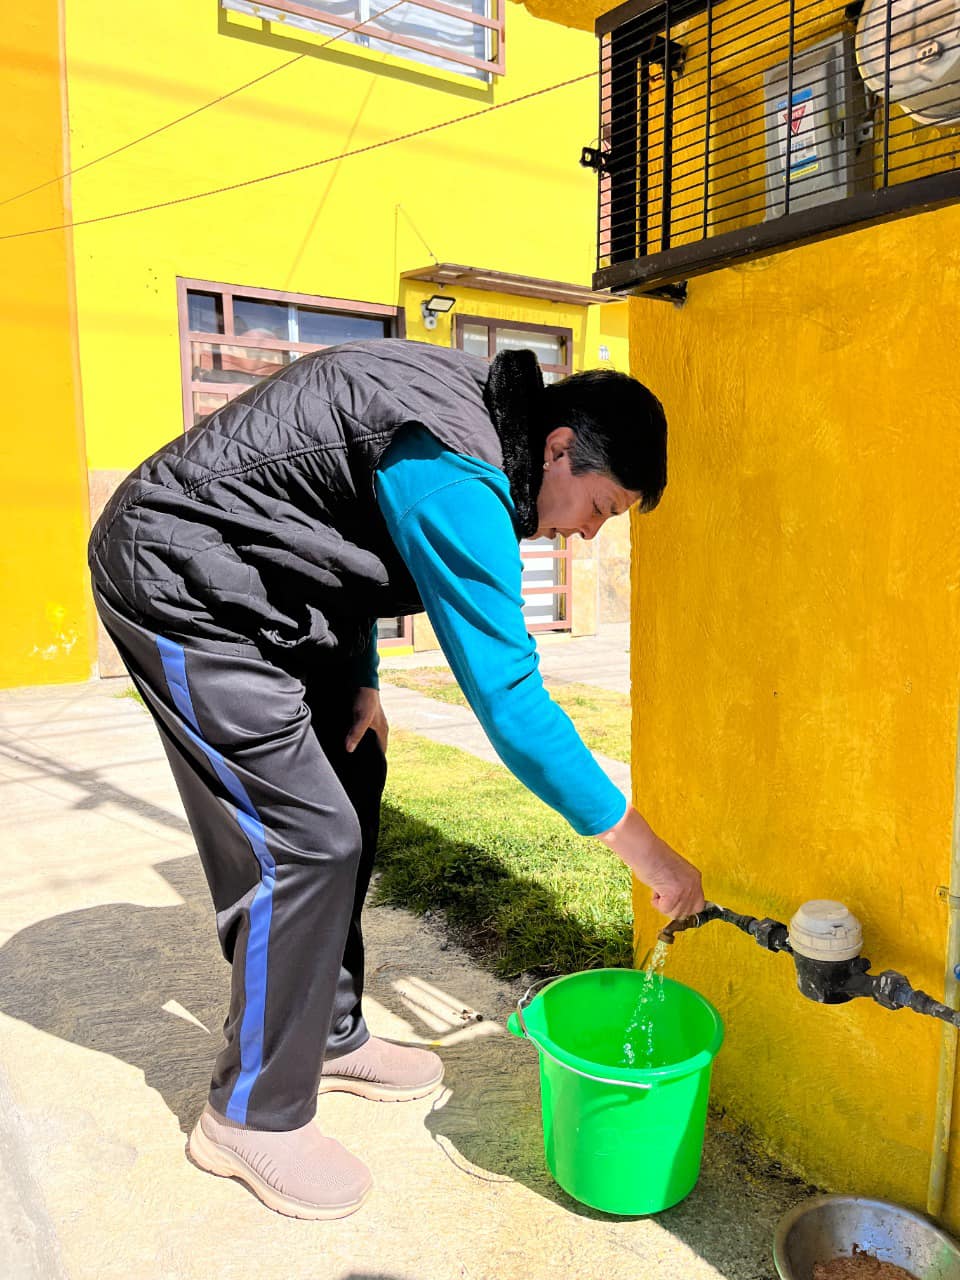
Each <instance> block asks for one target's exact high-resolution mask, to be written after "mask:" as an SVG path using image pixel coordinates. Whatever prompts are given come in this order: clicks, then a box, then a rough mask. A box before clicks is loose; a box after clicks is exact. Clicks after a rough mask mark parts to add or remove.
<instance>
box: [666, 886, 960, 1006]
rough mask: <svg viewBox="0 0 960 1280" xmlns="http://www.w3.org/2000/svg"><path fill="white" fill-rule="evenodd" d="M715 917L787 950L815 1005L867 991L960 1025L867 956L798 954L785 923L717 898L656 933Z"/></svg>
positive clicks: (669, 934)
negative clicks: (743, 911) (873, 964)
mask: <svg viewBox="0 0 960 1280" xmlns="http://www.w3.org/2000/svg"><path fill="white" fill-rule="evenodd" d="M714 920H722V921H724V922H725V923H726V924H732V925H733V926H734V927H735V928H737V929H740V930H741V931H742V932H743V933H747V934H749V935H750V936H751V937H752V938H754V939H755V940H756V942H757V944H758V945H759V946H761V947H763V949H764V950H765V951H786V952H787V953H788V954H789V955H791V956H792V957H793V962H794V965H795V966H796V970H797V986H798V988H799V990H800V993H801V994H802V995H804V996H806V997H807V999H808V1000H813V1001H815V1002H816V1003H817V1004H846V1003H847V1002H848V1001H850V1000H854V999H856V998H857V997H859V996H867V997H869V998H870V999H872V1000H875V1001H876V1002H877V1004H879V1005H881V1006H882V1007H883V1008H884V1009H912V1010H913V1012H914V1013H922V1014H926V1015H927V1016H928V1017H933V1018H940V1019H942V1020H943V1021H944V1022H948V1023H950V1024H951V1025H952V1026H954V1027H960V1011H958V1010H956V1009H952V1008H951V1007H950V1006H949V1005H947V1004H943V1003H942V1002H941V1001H939V1000H935V999H934V998H933V997H932V996H930V995H928V994H927V993H926V992H925V991H919V990H916V989H915V988H914V987H913V986H911V984H910V982H909V980H908V979H907V978H906V977H905V976H904V975H903V974H902V973H898V972H897V971H896V970H895V969H884V970H883V972H882V973H869V972H868V970H869V968H870V961H869V960H868V959H867V958H866V957H865V956H861V955H854V956H849V957H847V958H843V959H839V960H827V959H813V958H811V957H810V956H806V955H803V954H801V953H800V952H799V951H797V950H795V948H794V947H792V946H791V944H790V940H789V931H788V928H787V926H786V925H785V924H783V923H782V922H781V921H779V920H771V919H769V917H768V918H766V919H763V920H758V919H757V918H756V917H755V916H746V915H740V914H739V913H738V912H736V911H730V910H729V909H728V908H726V907H720V906H718V905H717V904H716V903H715V902H708V903H707V904H706V906H705V907H704V909H703V910H702V911H700V912H698V913H697V914H696V915H692V916H684V917H682V918H681V919H679V920H671V921H670V923H669V924H668V925H666V926H665V927H664V928H663V929H661V930H660V932H659V934H658V935H657V936H658V938H659V939H660V941H661V942H667V943H671V944H672V943H673V942H674V940H675V938H676V935H677V934H678V933H683V932H685V931H686V930H687V929H699V928H702V926H703V925H705V924H710V923H711V922H712V921H714ZM858 930H859V926H858Z"/></svg>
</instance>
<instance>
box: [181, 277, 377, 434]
mask: <svg viewBox="0 0 960 1280" xmlns="http://www.w3.org/2000/svg"><path fill="white" fill-rule="evenodd" d="M178 289H179V294H180V333H181V362H182V368H183V421H184V427H185V428H189V427H192V426H193V425H194V424H195V423H197V422H199V420H200V419H201V418H203V417H205V416H206V415H207V414H208V413H212V412H213V411H214V409H219V408H220V406H221V405H224V404H226V403H227V401H228V400H232V399H233V398H234V396H238V395H239V394H240V392H241V391H243V390H245V389H246V388H247V387H249V386H252V385H253V383H255V382H259V381H260V379H261V378H266V377H269V376H270V374H272V373H276V372H277V370H278V369H280V368H282V367H283V366H284V365H289V364H293V362H294V361H295V360H299V358H300V357H301V356H302V355H305V354H306V353H307V352H308V351H322V350H323V348H324V347H330V346H333V345H334V344H336V343H338V342H352V341H356V340H357V339H368V338H392V337H399V336H401V333H400V329H401V328H402V317H401V315H400V312H399V310H398V308H397V307H388V306H379V305H376V304H368V303H365V302H347V301H343V300H341V299H334V298H311V297H306V296H303V295H301V294H293V293H269V292H267V291H266V290H263V289H243V288H239V287H237V286H233V285H222V284H210V283H208V282H206V281H203V280H180V281H179V282H178Z"/></svg>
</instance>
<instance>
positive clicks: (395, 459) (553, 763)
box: [90, 341, 703, 1218]
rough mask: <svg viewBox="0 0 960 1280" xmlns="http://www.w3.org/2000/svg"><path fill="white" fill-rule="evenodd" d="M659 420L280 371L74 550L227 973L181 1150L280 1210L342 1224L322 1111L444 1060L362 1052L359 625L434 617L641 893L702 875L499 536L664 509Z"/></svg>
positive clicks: (204, 427) (497, 723) (365, 1037)
mask: <svg viewBox="0 0 960 1280" xmlns="http://www.w3.org/2000/svg"><path fill="white" fill-rule="evenodd" d="M665 484H666V421H665V419H664V415H663V410H662V408H661V406H660V404H659V402H658V401H657V400H656V398H655V397H654V396H653V395H652V394H651V393H650V392H649V391H648V390H647V389H646V388H645V387H643V386H642V385H641V384H640V383H639V382H636V381H635V380H634V379H632V378H629V377H627V376H626V375H624V374H617V373H613V372H603V371H600V372H594V373H586V374H579V375H575V376H574V377H572V378H568V379H566V380H564V381H563V382H561V383H558V384H555V385H553V386H550V387H546V388H545V387H544V385H543V380H542V376H541V374H540V370H539V366H538V364H537V361H536V357H535V356H534V355H533V353H532V352H529V351H514V352H504V353H502V354H501V355H499V356H497V357H496V358H495V359H494V361H493V362H492V364H491V365H487V364H486V363H485V362H484V361H482V360H478V359H476V358H474V357H471V356H467V355H465V354H463V353H462V352H458V351H451V350H447V349H444V348H439V347H434V346H430V345H426V344H419V343H411V342H403V341H378V342H356V343H349V344H345V345H343V346H340V347H333V348H329V349H327V350H326V351H322V352H319V353H316V354H313V355H309V356H306V357H304V358H302V359H301V360H298V361H297V362H296V363H295V364H293V365H291V366H288V367H286V368H284V369H283V370H281V371H280V372H279V373H277V374H275V375H274V376H273V377H271V378H268V379H266V380H265V381H263V382H260V383H258V384H256V385H255V386H254V387H251V388H250V389H249V390H248V391H246V392H244V393H243V394H242V395H240V396H239V397H238V398H237V399H235V400H233V401H232V402H231V403H230V404H228V405H225V406H224V407H223V408H221V409H219V410H217V412H216V413H214V414H212V415H211V416H210V417H208V418H207V419H205V420H204V422H202V423H201V424H200V425H199V426H197V427H196V428H194V429H193V430H192V431H190V432H189V433H188V434H186V435H185V436H181V437H179V438H178V439H176V440H175V441H173V442H172V443H171V444H169V445H167V446H165V447H164V448H163V449H161V450H160V451H159V452H158V453H156V454H155V455H154V456H153V457H152V458H150V459H148V460H147V461H146V462H145V463H144V464H143V465H142V466H141V467H140V468H139V469H138V470H137V471H136V472H135V473H134V474H133V475H132V476H130V477H129V478H128V480H126V481H125V482H124V484H123V485H121V487H120V488H119V490H118V491H117V493H116V494H115V495H114V497H113V498H112V499H111V501H110V503H109V504H108V507H107V509H106V510H105V511H104V514H103V516H102V517H101V519H100V521H99V523H98V524H97V527H96V528H95V530H94V532H93V535H92V537H91V542H90V563H91V570H92V574H93V583H94V596H95V599H96V602H97V607H98V609H99V611H100V614H101V617H102V618H103V621H104V624H105V626H106V628H107V630H108V631H109V632H110V634H111V635H112V636H113V638H114V640H115V642H116V644H117V647H118V649H119V651H120V653H121V655H122V656H123V659H124V661H125V663H126V665H127V667H128V669H129V671H130V674H131V676H132V678H133V680H134V681H135V683H136V685H137V687H138V689H139V690H140V692H141V693H142V695H143V698H144V701H145V702H146V705H147V706H148V707H149V709H150V711H151V712H152V714H153V716H154V718H155V720H156V722H157V726H158V728H159V731H160V734H161V737H162V740H163V743H164V747H165V749H166V752H167V756H168V758H169V760H170V764H171V767H172V769H173V772H174V776H175V778H176V781H177V785H178V788H179V790H180V794H181V797H182V799H183V803H184V807H185V809H186V813H187V817H188V819H189V821H190V825H191V828H192V830H193V833H194V835H195V837H196V841H197V847H198V850H199V853H200V857H201V860H202V863H203V867H204V871H205V873H206V876H207V880H208V883H209V885H210V890H211V894H212V896H213V902H214V907H215V910H216V920H217V929H218V933H219V937H220V942H221V946H222V949H223V952H224V955H225V956H226V958H227V959H228V961H230V963H231V965H232V990H231V1001H230V1010H229V1014H228V1017H227V1021H226V1024H225V1027H224V1037H225V1046H224V1048H223V1050H222V1051H221V1053H220V1055H219V1057H218V1059H217V1063H216V1067H215V1070H214V1075H213V1081H212V1084H211V1090H210V1101H209V1104H208V1106H207V1107H206V1109H205V1110H204V1112H203V1114H202V1116H201V1117H200V1119H199V1121H198V1123H197V1126H196V1128H195V1129H194V1131H193V1133H192V1135H191V1138H190V1152H191V1154H192V1156H193V1158H194V1159H195V1160H196V1161H197V1163H199V1164H200V1165H201V1166H202V1167H204V1168H205V1169H208V1170H210V1171H211V1172H214V1173H217V1174H222V1175H226V1176H235V1177H238V1178H240V1179H241V1180H242V1181H244V1182H245V1183H246V1184H247V1185H248V1186H249V1187H250V1188H251V1189H252V1190H253V1191H254V1192H255V1194H256V1195H258V1196H259V1197H260V1199H261V1200H262V1201H263V1202H264V1203H265V1204H267V1205H269V1206H270V1207H271V1208H274V1209H276V1210H278V1211H279V1212H281V1213H286V1214H290V1215H293V1216H297V1217H304V1218H333V1217H341V1216H343V1215H345V1214H348V1213H351V1212H353V1211H354V1210H355V1209H357V1208H358V1207H359V1206H360V1204H362V1202H363V1200H364V1199H365V1197H366V1195H367V1194H368V1192H369V1190H370V1186H371V1177H370V1174H369V1171H368V1170H367V1169H366V1167H365V1166H364V1165H363V1164H362V1163H361V1162H360V1161H359V1160H357V1159H356V1158H355V1157H354V1156H352V1155H351V1154H350V1153H349V1152H347V1151H346V1150H345V1149H344V1148H343V1147H342V1146H341V1145H340V1144H339V1143H337V1142H336V1141H335V1140H333V1139H331V1138H327V1137H324V1136H323V1135H322V1134H321V1133H320V1130H319V1129H318V1128H317V1126H316V1125H315V1124H314V1122H313V1118H314V1114H315V1111H316V1104H317V1093H318V1090H320V1091H322V1090H325V1089H331V1088H335V1089H341V1090H347V1091H349V1092H353V1093H357V1094H360V1095H361V1096H364V1097H368V1098H371V1099H373V1100H377V1101H383V1100H396V1101H402V1100H405V1099H411V1098H417V1097H422V1096H425V1094H427V1093H429V1092H431V1091H432V1090H434V1089H435V1088H437V1086H438V1085H439V1083H440V1080H441V1078H442V1074H443V1066H442V1063H441V1061H440V1059H439V1057H438V1056H437V1055H436V1054H434V1053H432V1052H430V1051H428V1050H424V1049H420V1048H417V1047H414V1046H408V1045H395V1044H392V1043H389V1042H387V1041H383V1040H380V1039H377V1038H376V1037H371V1036H370V1034H369V1031H368V1030H367V1027H366V1024H365V1022H364V1020H363V1014H362V1007H361V998H362V990H363V940H362V932H361V926H360V911H361V907H362V903H363V898H364V895H365V893H366V890H367V886H368V883H369V878H370V873H371V869H372V864H373V854H374V848H375V844H376V838H377V828H378V815H379V802H380V795H381V792H382V788H383V782H384V778H385V757H384V752H385V748H386V723H385V720H384V717H383V712H382V710H381V707H380V700H379V694H378V692H377V678H376V630H375V620H376V618H378V617H385V616H397V615H401V614H408V613H412V612H416V611H418V610H420V609H423V608H426V611H427V613H428V615H429V617H430V619H431V622H432V624H433V626H434V629H435V630H436V633H437V636H438V638H439V641H440V644H441V646H442V648H443V651H444V653H445V654H446V656H447V658H448V660H449V662H450V665H451V668H452V669H453V671H454V674H455V675H456V677H457V679H458V681H459V682H460V684H461V686H462V688H463V689H464V691H465V693H466V695H467V697H468V699H469V700H470V703H471V705H472V706H473V708H474V710H475V711H476V713H477V715H478V717H479V718H480V720H481V722H482V723H483V725H484V727H485V729H486V731H487V733H488V734H489V736H490V738H491V741H492V742H493V744H494V746H495V747H496V748H497V750H498V752H499V754H500V755H501V757H502V759H503V760H504V762H505V763H506V764H507V765H508V767H509V768H510V769H511V770H512V771H513V772H514V773H515V774H516V776H517V777H519V778H520V779H521V780H522V781H523V782H524V783H526V785H528V786H529V787H530V788H531V789H532V790H533V791H535V792H536V794H537V795H539V796H540V797H541V798H542V799H543V800H544V801H545V802H546V803H547V804H549V805H551V806H553V807H554V808H555V809H557V810H558V811H559V812H560V813H562V814H564V816H565V817H566V818H567V819H568V820H569V821H570V822H571V824H572V825H573V826H574V828H575V829H576V830H577V831H579V832H580V833H581V834H583V835H587V836H597V837H598V838H599V839H601V840H603V841H604V843H605V844H606V845H607V846H608V847H609V848H610V849H612V850H613V852H614V853H616V854H617V855H618V856H619V857H620V858H622V859H623V861H624V862H625V863H626V864H627V865H628V866H629V867H630V868H631V870H632V871H633V872H634V874H636V875H637V876H638V878H639V879H641V880H642V881H643V882H644V883H646V884H647V885H649V886H650V887H651V889H652V890H653V901H654V904H655V905H656V906H657V907H658V908H659V909H660V910H661V911H663V913H664V914H665V915H670V916H678V915H687V914H690V913H691V912H694V911H697V910H699V909H700V908H701V907H702V905H703V894H702V890H701V885H700V876H699V873H698V872H697V871H696V869H695V868H694V867H692V866H691V865H690V864H689V863H688V862H686V861H685V860H684V859H683V858H682V857H681V856H680V855H679V854H678V853H676V852H675V851H674V850H672V849H671V848H670V847H669V846H668V845H666V844H665V843H664V842H663V841H662V840H660V839H659V838H658V837H657V836H656V835H655V834H654V833H653V831H652V830H651V829H650V827H649V826H648V824H647V823H646V822H645V820H644V819H643V818H642V817H641V815H640V814H639V813H638V812H637V811H636V810H635V809H633V808H632V806H630V805H629V804H628V803H627V801H626V800H625V799H624V797H623V796H622V795H621V794H620V792H619V791H618V790H617V789H616V788H615V787H614V786H613V784H612V783H611V782H610V781H609V779H607V777H606V775H605V774H603V772H602V771H601V770H600V769H599V768H598V766H597V765H596V763H595V762H594V760H593V758H592V756H591V755H590V753H589V752H588V751H587V749H586V748H585V747H584V745H583V743H582V742H581V741H580V739H579V737H578V735H577V733H576V730H575V729H574V727H573V725H572V724H571V722H570V721H569V719H568V718H567V717H566V716H565V715H564V714H563V712H561V711H560V710H559V709H558V708H557V707H556V705H555V704H554V703H553V702H552V701H551V699H550V698H549V696H548V695H547V693H546V691H545V690H544V688H543V684H542V681H541V679H540V676H539V671H538V665H537V656H536V649H535V646H534V645H533V642H532V641H531V639H530V637H529V636H528V635H527V633H526V627H525V625H524V621H523V614H522V600H521V596H520V573H521V568H520V558H519V552H518V540H519V539H520V538H522V537H531V536H545V537H551V538H552V537H555V536H556V535H557V534H563V535H565V536H567V537H572V536H574V535H576V534H579V535H580V536H582V537H585V538H592V537H593V536H594V535H595V534H596V532H597V531H598V529H599V528H600V527H601V525H602V524H603V523H604V521H606V520H607V519H609V518H610V517H611V516H614V515H622V514H623V513H624V512H625V511H627V509H628V508H630V507H631V506H634V505H639V508H640V510H642V511H648V510H651V509H652V508H653V507H654V506H656V504H657V502H658V501H659V499H660V495H661V493H662V492H663V488H664V486H665Z"/></svg>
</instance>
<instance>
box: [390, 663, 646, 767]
mask: <svg viewBox="0 0 960 1280" xmlns="http://www.w3.org/2000/svg"><path fill="white" fill-rule="evenodd" d="M380 678H381V679H382V681H383V682H384V684H395V685H399V687H400V688H401V689H413V690H415V691H416V692H417V693H422V694H423V695H424V696H425V697H427V698H435V699H436V700H437V701H438V702H450V703H453V704H455V705H456V706H461V707H465V706H466V705H467V700H466V698H465V697H464V696H463V694H462V692H461V691H460V686H459V685H458V684H457V682H456V680H455V679H454V678H453V672H452V671H450V670H449V669H448V668H446V667H408V668H407V669H406V670H403V671H398V670H391V671H381V673H380ZM545 683H546V685H547V688H548V689H549V690H550V696H551V697H552V698H553V700H554V702H556V703H557V704H558V706H561V707H562V708H563V709H564V711H565V712H566V713H567V715H568V716H569V717H570V719H571V720H572V721H573V723H574V724H575V725H576V726H577V731H578V733H579V734H580V736H581V738H583V740H584V742H585V743H586V745H587V746H588V747H589V748H590V750H591V751H599V752H600V753H601V754H602V755H605V756H609V757H610V759H611V760H622V761H623V763H624V764H629V763H630V698H629V697H628V695H627V694H625V693H616V692H615V691H614V690H613V689H598V688H597V686H596V685H592V684H557V683H554V682H552V681H549V680H548V681H546V682H545Z"/></svg>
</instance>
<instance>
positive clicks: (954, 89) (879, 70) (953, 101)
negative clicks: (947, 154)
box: [856, 0, 960, 124]
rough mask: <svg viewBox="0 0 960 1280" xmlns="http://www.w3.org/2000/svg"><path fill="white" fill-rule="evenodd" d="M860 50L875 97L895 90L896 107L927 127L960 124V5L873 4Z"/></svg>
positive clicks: (881, 0) (864, 18)
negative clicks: (955, 122) (957, 122)
mask: <svg viewBox="0 0 960 1280" xmlns="http://www.w3.org/2000/svg"><path fill="white" fill-rule="evenodd" d="M888 35H889V41H888V38H887V37H888ZM888 45H889V69H888V66H887V58H888ZM856 49H857V65H858V66H859V68H860V74H861V75H862V76H863V78H864V80H865V81H866V84H867V87H868V88H870V89H872V90H873V91H874V93H879V94H885V93H886V92H887V86H888V84H889V89H890V101H891V102H896V103H898V104H899V105H900V106H901V107H903V109H904V111H906V112H907V114H908V115H910V116H912V117H913V118H914V119H915V120H920V121H922V123H924V124H949V123H950V122H951V121H954V120H960V0H867V2H866V4H865V5H864V6H863V11H862V13H861V15H860V21H859V22H858V24H857V39H856ZM888 77H889V79H888Z"/></svg>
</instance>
